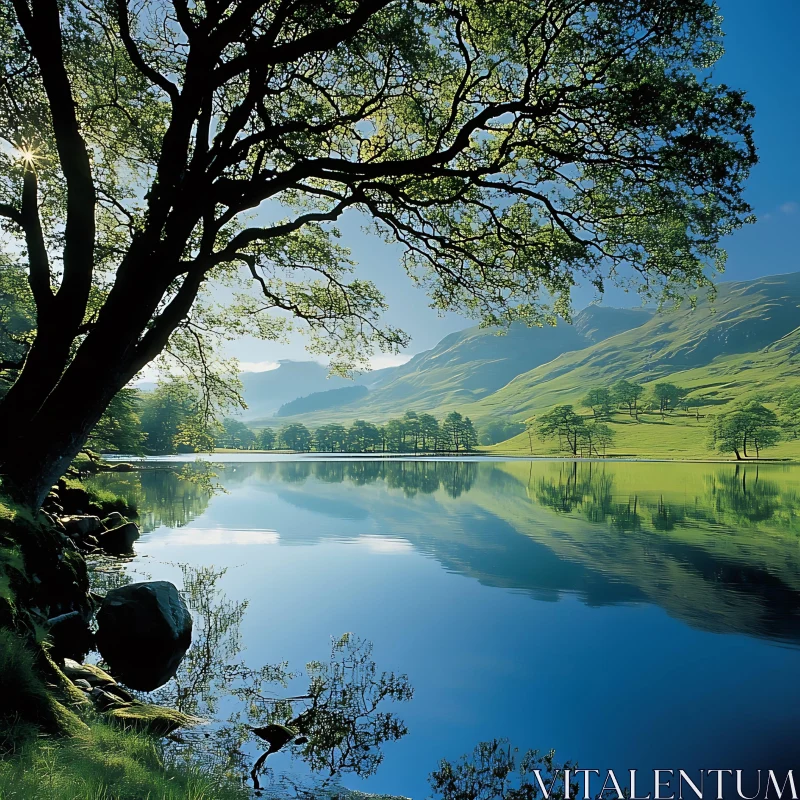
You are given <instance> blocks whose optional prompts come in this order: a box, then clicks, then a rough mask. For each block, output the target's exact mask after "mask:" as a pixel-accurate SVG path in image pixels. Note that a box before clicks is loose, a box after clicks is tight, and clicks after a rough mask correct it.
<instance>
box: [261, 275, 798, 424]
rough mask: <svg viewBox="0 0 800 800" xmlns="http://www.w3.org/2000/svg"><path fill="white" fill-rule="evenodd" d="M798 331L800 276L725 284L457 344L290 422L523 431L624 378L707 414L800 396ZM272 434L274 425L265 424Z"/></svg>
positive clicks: (485, 333) (330, 397) (456, 336)
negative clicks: (447, 417) (685, 397)
mask: <svg viewBox="0 0 800 800" xmlns="http://www.w3.org/2000/svg"><path fill="white" fill-rule="evenodd" d="M798 326H800V272H798V273H788V274H785V275H774V276H768V277H764V278H758V279H756V280H751V281H729V282H722V283H720V284H718V286H717V294H716V298H715V300H714V302H709V300H707V299H701V300H699V301H698V303H697V305H696V307H694V308H692V307H691V305H690V304H688V303H686V304H685V305H684V306H682V307H680V308H678V309H665V310H663V311H661V312H660V313H658V314H656V313H655V312H654V311H653V310H652V309H646V308H627V309H620V308H611V307H606V306H600V305H593V306H589V307H588V308H586V309H584V310H583V311H581V312H580V313H578V314H576V315H575V317H574V320H573V324H572V325H569V324H567V323H562V322H559V324H558V325H557V326H555V327H545V328H532V329H531V328H526V327H525V326H522V325H513V326H512V327H511V329H510V330H509V331H508V332H507V333H506V334H505V335H498V334H497V332H496V331H494V330H487V329H482V328H479V327H473V328H468V329H466V330H463V331H459V332H457V333H453V334H450V335H449V336H446V337H445V338H444V339H442V341H441V342H439V344H437V345H436V347H434V348H433V349H431V350H428V351H426V352H424V353H419V354H418V355H416V356H414V358H412V359H411V360H410V361H408V362H407V363H406V364H403V365H402V366H399V367H392V368H391V369H387V370H379V371H377V372H374V373H370V374H369V375H365V376H362V377H361V378H359V379H358V380H357V381H356V384H357V385H364V386H368V388H369V393H368V394H367V395H366V396H361V397H358V398H357V399H356V400H355V401H354V402H344V403H342V404H339V402H338V401H339V400H345V401H346V400H347V399H348V398H347V393H346V392H345V393H342V394H339V393H335V394H333V393H330V392H327V391H325V390H326V389H329V388H330V389H339V388H341V387H342V386H343V385H346V386H350V387H352V386H353V385H354V384H353V383H352V382H347V381H342V380H341V379H338V381H339V382H334V379H331V380H330V381H328V382H327V384H326V385H323V389H322V390H321V391H322V396H321V397H318V398H315V399H314V401H313V403H314V405H315V410H313V411H312V410H310V409H308V408H306V409H305V410H304V411H303V412H302V413H299V414H297V415H295V416H292V417H289V418H288V419H291V420H292V421H299V422H304V423H306V424H309V425H317V424H321V423H324V422H334V421H335V422H343V423H348V422H351V421H352V420H354V419H356V418H364V419H369V420H371V421H374V422H381V421H384V420H386V419H388V418H390V417H392V416H397V415H399V414H402V413H403V412H404V411H406V410H414V411H418V412H419V411H428V412H432V413H435V414H446V413H447V412H449V411H451V410H458V411H460V412H461V413H463V414H467V415H469V416H470V417H471V418H472V419H473V420H475V421H478V422H479V421H481V420H488V419H495V420H496V419H507V420H516V421H519V420H524V419H527V418H529V417H530V416H531V415H532V414H535V413H538V411H539V410H542V409H546V408H549V407H552V406H553V405H556V404H558V403H572V404H574V405H576V406H577V405H579V403H580V400H581V397H582V396H583V395H584V394H585V392H586V389H587V388H589V387H590V386H610V385H611V384H612V383H614V381H616V380H619V379H620V378H626V379H628V380H635V381H637V382H640V383H644V384H647V383H651V382H654V381H656V380H663V379H665V378H667V377H669V379H670V380H671V381H673V382H676V383H678V384H679V385H681V386H684V387H686V388H687V389H689V390H690V391H691V393H692V397H693V398H697V399H698V401H699V402H700V404H709V403H710V404H714V403H725V402H729V401H730V400H731V399H732V398H734V397H742V396H749V395H755V394H757V393H758V392H759V391H763V390H765V389H769V390H770V391H773V390H774V389H775V387H776V386H778V387H781V386H782V384H786V386H789V385H794V384H795V383H796V384H797V388H798V389H800V327H798ZM317 367H318V369H319V371H320V372H322V373H324V367H320V366H319V365H317ZM281 369H283V366H282V367H281ZM276 372H278V371H277V370H276ZM332 384H333V385H332ZM314 391H319V390H318V389H316V388H315V390H314ZM310 393H311V392H309V394H310ZM325 395H327V397H326V396H325ZM362 395H363V392H362ZM323 406H328V407H327V408H324V407H323ZM301 407H302V404H301ZM255 416H256V415H255V414H254V415H253V418H255ZM260 423H263V424H270V423H269V422H267V421H266V420H258V421H257V423H254V424H260Z"/></svg>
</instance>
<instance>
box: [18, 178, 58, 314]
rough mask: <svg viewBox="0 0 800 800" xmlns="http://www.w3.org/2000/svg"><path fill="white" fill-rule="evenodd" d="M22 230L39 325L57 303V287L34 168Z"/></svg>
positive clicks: (25, 187) (27, 182) (26, 185)
mask: <svg viewBox="0 0 800 800" xmlns="http://www.w3.org/2000/svg"><path fill="white" fill-rule="evenodd" d="M20 216H21V218H22V223H21V224H22V227H23V230H24V231H25V244H26V245H27V248H28V283H29V284H30V287H31V292H32V294H33V300H34V302H35V303H36V313H37V316H38V317H39V323H40V324H41V323H42V322H43V321H44V318H45V316H46V315H47V314H48V312H49V311H50V309H51V308H52V304H53V297H54V295H53V288H52V286H51V285H50V261H49V259H48V257H47V247H46V245H45V242H44V234H43V233H42V223H41V220H40V219H39V203H38V181H37V180H36V173H35V172H34V171H33V168H32V167H28V168H27V169H26V170H25V176H24V178H23V182H22V210H21V214H20Z"/></svg>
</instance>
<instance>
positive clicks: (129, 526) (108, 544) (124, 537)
mask: <svg viewBox="0 0 800 800" xmlns="http://www.w3.org/2000/svg"><path fill="white" fill-rule="evenodd" d="M138 538H139V528H138V526H137V525H136V524H135V523H133V522H126V523H125V524H124V525H120V526H119V527H118V528H112V529H111V530H110V531H106V532H105V533H101V534H100V539H99V544H100V547H102V548H103V550H105V551H106V552H107V553H111V554H112V555H124V554H126V553H132V552H133V543H134V542H135V541H136V540H137V539H138Z"/></svg>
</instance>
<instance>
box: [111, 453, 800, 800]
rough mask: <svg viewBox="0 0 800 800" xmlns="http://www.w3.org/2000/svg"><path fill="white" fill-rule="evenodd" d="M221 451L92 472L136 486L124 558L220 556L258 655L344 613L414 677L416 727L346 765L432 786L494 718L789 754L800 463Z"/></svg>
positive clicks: (156, 564)
mask: <svg viewBox="0 0 800 800" xmlns="http://www.w3.org/2000/svg"><path fill="white" fill-rule="evenodd" d="M233 458H234V457H231V456H228V457H225V460H226V462H227V463H225V464H224V469H221V470H219V471H218V481H219V482H220V483H221V484H222V485H223V486H224V488H225V490H226V492H227V493H225V494H216V495H214V496H212V497H209V496H208V495H207V494H205V493H204V492H203V491H202V490H201V489H200V488H199V487H197V486H196V485H194V484H188V483H186V482H184V481H181V480H180V479H178V478H177V477H176V476H175V475H174V474H173V473H170V472H167V471H165V470H154V471H147V472H144V473H141V474H138V473H137V474H121V475H106V476H101V478H100V479H98V480H99V481H100V482H101V483H103V484H105V485H108V486H109V487H112V486H113V488H114V489H115V490H118V491H123V492H126V493H128V494H130V495H131V496H132V497H135V498H136V499H137V500H138V503H139V507H140V509H141V511H142V520H143V523H144V529H145V531H146V533H145V534H144V535H143V536H142V539H141V540H140V541H139V543H138V545H137V558H136V560H135V561H134V562H133V564H132V565H131V567H130V570H131V574H132V575H133V576H134V577H138V576H142V575H146V576H148V577H150V578H153V579H159V578H166V579H171V580H174V581H175V582H176V583H180V577H181V573H180V570H179V569H178V567H177V566H176V565H177V564H181V563H182V564H190V565H196V566H201V565H203V566H207V565H215V566H216V567H227V568H228V570H227V572H226V574H225V575H224V576H223V578H222V579H221V584H220V585H221V588H222V589H223V590H224V592H225V594H226V595H227V597H228V598H229V599H230V601H232V602H236V601H244V600H247V601H249V606H248V608H247V611H246V613H245V615H244V617H243V619H242V623H241V637H242V642H243V644H244V645H245V647H246V650H245V651H244V656H245V658H246V660H247V662H248V663H249V664H251V665H252V666H254V667H255V666H260V665H261V664H264V663H275V662H278V661H283V660H288V661H289V662H290V664H292V665H297V666H302V665H303V664H305V663H306V662H307V661H309V660H312V659H325V658H326V655H327V653H328V652H329V647H330V645H329V642H330V637H332V636H338V635H339V634H342V633H344V632H347V631H352V632H354V633H355V634H357V635H358V636H360V637H362V638H364V639H368V640H370V641H372V642H373V643H374V659H375V661H376V662H377V664H378V666H379V668H381V669H391V670H395V671H397V672H403V673H406V674H407V675H408V676H409V679H410V682H411V683H412V685H413V686H414V688H415V695H414V699H413V700H412V701H411V702H409V703H405V704H402V705H398V706H397V707H396V709H395V710H396V711H397V713H398V714H399V715H400V716H401V717H402V718H403V719H404V720H405V722H406V724H407V725H408V728H409V733H408V735H407V736H406V737H404V738H403V739H402V740H401V741H399V742H396V743H391V744H388V745H387V746H386V748H385V751H384V752H385V761H384V763H383V764H382V765H381V767H380V769H379V770H378V772H377V774H376V775H375V776H374V777H373V778H370V779H369V780H368V781H366V782H361V781H359V780H358V779H356V778H349V779H346V780H345V784H346V785H348V786H350V787H353V788H360V789H365V790H368V791H370V792H387V793H393V794H402V795H406V796H409V797H414V798H424V797H426V796H427V795H428V793H429V791H428V785H427V780H426V776H427V775H428V773H429V772H430V771H431V770H432V769H434V768H435V767H436V765H437V762H438V760H439V759H440V758H442V757H447V758H456V757H458V756H459V755H461V754H463V753H465V752H468V751H470V750H471V749H472V748H473V747H474V745H475V744H477V743H478V742H480V741H484V740H488V739H491V738H493V737H505V738H508V739H509V740H510V741H511V742H512V743H513V744H515V745H517V746H519V747H520V748H525V749H527V748H529V747H534V748H539V749H540V750H543V751H546V750H549V749H551V748H555V749H556V751H557V755H558V756H559V757H560V758H561V759H571V760H576V761H578V762H579V763H580V765H581V766H583V767H590V768H598V769H603V770H605V769H608V768H615V769H618V770H627V769H629V768H638V769H643V770H652V769H653V768H655V767H659V768H673V769H678V768H683V769H687V770H690V769H698V768H706V769H711V768H732V769H749V768H755V767H771V768H776V769H777V768H779V767H781V768H783V767H794V768H795V769H798V768H800V758H798V756H799V755H800V740H799V739H798V736H797V731H798V710H800V649H798V644H800V516H799V515H800V468H798V467H787V466H760V467H756V466H754V465H747V466H740V467H738V468H737V467H736V466H735V465H685V464H683V465H679V464H647V463H627V464H626V463H618V464H604V463H577V464H575V463H568V462H532V463H531V462H524V461H514V462H503V461H491V462H489V461H483V462H475V461H472V462H468V461H460V462H459V461H446V460H443V461H389V462H386V461H376V460H373V461H364V460H353V459H346V460H339V461H332V460H328V461H326V460H313V459H300V460H286V459H278V460H271V461H267V460H264V459H266V458H268V457H265V456H258V457H257V458H254V457H252V456H251V457H250V459H249V460H246V461H244V460H240V461H233V460H232V459H233ZM280 759H283V761H281V760H280ZM272 763H273V766H274V767H276V768H284V767H285V768H287V769H288V768H291V763H290V761H289V756H285V755H284V754H282V753H281V754H278V755H276V756H273V757H272Z"/></svg>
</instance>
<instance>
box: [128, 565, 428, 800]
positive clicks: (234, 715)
mask: <svg viewBox="0 0 800 800" xmlns="http://www.w3.org/2000/svg"><path fill="white" fill-rule="evenodd" d="M179 567H180V571H181V573H182V576H183V588H182V594H183V596H184V598H185V599H186V602H187V605H188V606H189V608H190V609H191V612H192V617H193V620H194V633H193V642H192V646H191V647H190V649H189V651H188V652H187V654H186V656H185V658H184V660H183V661H182V663H181V666H180V668H179V670H178V672H177V674H176V675H175V677H174V678H173V679H172V680H171V681H169V683H167V684H166V685H165V686H163V687H162V688H161V689H158V690H157V691H155V692H151V693H149V694H143V693H139V694H141V696H142V699H145V700H146V701H147V702H157V703H159V704H161V705H165V706H168V707H171V708H177V709H178V710H180V711H182V712H183V713H185V714H188V715H189V716H192V717H195V718H200V719H204V720H208V721H210V722H208V724H206V725H204V726H202V727H199V728H196V729H194V730H192V729H189V730H185V731H182V732H181V733H180V734H177V735H175V736H174V737H172V741H171V744H170V745H168V746H167V749H166V755H167V757H168V758H172V759H176V758H180V759H185V760H187V761H189V762H193V763H197V762H200V763H202V764H203V766H204V769H205V771H206V773H207V774H211V775H217V776H219V777H220V778H221V777H223V776H225V777H227V778H230V777H232V776H243V775H244V774H245V773H246V772H247V773H251V774H252V779H253V782H254V786H255V788H256V789H258V790H262V789H263V790H266V791H267V792H270V793H272V792H274V791H279V792H280V793H281V796H282V797H284V798H286V797H290V796H294V797H298V798H312V797H313V798H320V797H323V796H325V797H327V796H329V795H331V794H333V795H335V796H337V797H339V796H341V797H344V796H345V795H344V794H343V790H342V789H341V785H340V780H341V778H342V777H343V776H346V775H356V776H358V777H360V778H365V777H369V776H371V775H373V774H374V773H375V771H376V770H377V769H378V767H379V766H380V764H381V762H382V761H383V745H384V744H386V743H387V742H392V741H397V740H399V739H401V738H402V737H403V736H405V735H406V733H407V732H408V731H407V728H406V726H405V724H404V723H403V721H402V720H401V719H400V718H399V717H398V716H397V715H396V714H395V713H394V712H393V711H392V710H391V705H392V704H393V703H398V702H406V701H409V700H411V698H412V696H413V689H412V688H411V686H410V684H409V681H408V678H407V677H406V676H405V675H398V674H395V673H393V672H382V671H379V670H378V669H377V667H376V665H375V663H374V661H373V660H372V645H371V644H370V643H369V642H367V641H364V640H361V639H359V638H358V637H356V636H353V635H352V634H344V635H343V636H341V637H338V638H337V639H335V640H334V641H333V642H332V645H331V655H330V659H329V660H328V661H324V662H323V661H312V662H309V663H308V664H306V666H305V671H304V672H292V671H291V670H290V669H289V665H288V664H287V663H286V662H283V663H279V664H273V665H265V666H262V667H259V668H253V667H251V666H249V665H248V664H247V663H246V662H245V661H244V660H243V657H242V651H243V649H244V648H243V643H242V639H241V623H242V619H243V618H244V615H245V612H246V610H247V607H248V603H247V602H246V601H245V602H234V601H231V600H230V599H228V598H227V597H226V596H225V594H224V593H223V592H222V591H221V590H220V588H219V583H220V580H221V579H222V578H223V576H224V575H225V570H224V569H223V570H216V569H213V568H210V567H199V568H198V567H192V566H189V565H185V564H181V565H179ZM300 685H302V686H304V691H303V693H302V694H298V695H295V696H290V692H289V687H290V686H300ZM274 727H277V728H279V729H283V730H287V731H289V732H290V733H291V734H292V735H290V736H288V737H287V739H286V740H285V741H283V742H281V744H280V746H273V747H270V749H269V750H268V751H267V752H266V753H264V754H263V755H262V756H261V757H260V758H258V759H257V760H256V761H255V766H253V760H254V752H257V749H262V750H263V749H264V747H265V745H264V744H263V742H260V741H259V731H264V730H266V729H268V728H274ZM260 738H261V739H264V738H269V737H265V736H264V735H261V736H260ZM259 745H260V748H259ZM278 750H287V751H291V755H292V759H293V760H294V761H295V762H298V763H299V765H300V766H299V768H298V767H297V766H296V765H295V766H293V768H292V769H289V770H288V771H280V770H274V769H272V768H271V765H270V763H269V762H268V761H267V758H266V757H267V755H268V754H271V753H273V752H277V751H278ZM251 766H253V769H252V772H251V769H250V767H251ZM262 783H263V786H262Z"/></svg>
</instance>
